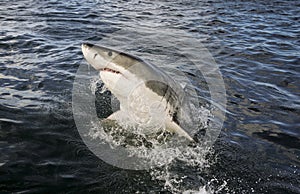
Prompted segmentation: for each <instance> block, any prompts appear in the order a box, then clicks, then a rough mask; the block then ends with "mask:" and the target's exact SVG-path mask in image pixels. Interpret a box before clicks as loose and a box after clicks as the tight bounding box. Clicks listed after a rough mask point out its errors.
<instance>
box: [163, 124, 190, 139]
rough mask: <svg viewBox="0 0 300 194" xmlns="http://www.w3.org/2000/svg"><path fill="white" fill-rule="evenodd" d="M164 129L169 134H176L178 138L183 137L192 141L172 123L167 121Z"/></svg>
mask: <svg viewBox="0 0 300 194" xmlns="http://www.w3.org/2000/svg"><path fill="white" fill-rule="evenodd" d="M166 128H167V130H168V131H170V132H173V133H177V134H178V135H179V136H183V137H185V138H187V139H188V140H190V141H194V139H193V138H192V137H191V136H190V135H189V134H188V133H187V132H186V131H185V130H183V129H182V128H181V127H180V126H179V125H178V124H177V123H175V122H174V121H171V120H167V121H166Z"/></svg>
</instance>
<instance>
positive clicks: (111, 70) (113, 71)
mask: <svg viewBox="0 0 300 194" xmlns="http://www.w3.org/2000/svg"><path fill="white" fill-rule="evenodd" d="M100 71H108V72H112V73H117V74H119V73H120V72H119V71H116V70H113V69H110V68H107V67H105V68H102V69H100Z"/></svg>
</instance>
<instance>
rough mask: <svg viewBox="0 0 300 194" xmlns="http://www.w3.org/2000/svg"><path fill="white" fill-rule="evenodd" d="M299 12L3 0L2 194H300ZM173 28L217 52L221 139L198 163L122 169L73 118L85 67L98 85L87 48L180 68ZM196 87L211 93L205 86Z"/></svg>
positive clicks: (275, 1) (279, 7)
mask: <svg viewBox="0 0 300 194" xmlns="http://www.w3.org/2000/svg"><path fill="white" fill-rule="evenodd" d="M299 7H300V2H299V1H296V0H291V1H283V0H271V1H268V2H259V1H250V0H249V1H241V0H236V1H219V0H210V1H207V0H206V1H178V2H173V1H100V0H99V1H98V0H87V1H84V2H80V1H78V0H70V1H55V0H50V1H36V0H27V1H25V0H18V1H7V0H2V1H1V4H0V24H1V29H0V78H1V79H0V83H1V91H0V193H83V192H88V193H284V194H285V193H300V187H299V185H300V168H299V165H300V159H299V156H300V143H299V142H300V141H299V140H300V130H299V129H300V67H299V65H300V53H299V51H300V39H299V37H300V30H299V29H300V16H299V12H300V8H299ZM151 30H152V31H151ZM149 31H150V33H151V36H150V37H147V36H145V38H143V36H139V37H138V38H137V35H136V32H138V33H142V34H143V33H149ZM164 31H168V32H170V31H173V32H174V34H176V33H177V32H184V33H185V34H186V35H188V36H190V37H193V38H194V39H196V40H198V41H200V42H201V44H202V45H203V47H205V48H206V49H207V50H208V51H209V52H210V53H211V56H212V57H213V59H214V61H215V63H216V64H217V66H218V68H219V70H220V72H221V74H222V78H223V80H224V86H225V91H226V99H227V104H226V111H225V113H226V115H225V120H224V123H223V125H222V130H221V133H220V134H219V136H218V139H217V140H216V142H215V143H214V145H213V147H211V148H210V149H202V148H201V147H197V146H196V148H195V147H194V148H188V149H189V150H188V151H187V153H188V154H187V155H188V156H192V159H191V160H188V159H189V157H186V156H185V157H184V159H185V160H178V161H172V162H170V163H168V164H167V165H164V166H162V167H158V168H154V169H150V170H149V169H148V170H138V171H136V170H128V169H122V168H118V167H116V166H113V165H111V164H109V163H107V162H104V161H103V160H101V159H99V158H98V157H97V156H96V155H95V154H94V153H93V152H91V151H90V150H89V148H88V147H87V146H86V145H85V142H84V141H83V140H82V137H81V136H80V134H79V132H78V128H77V125H76V123H75V121H74V113H73V109H72V93H73V84H74V82H75V80H76V77H77V76H78V69H80V67H86V68H87V71H88V73H87V75H89V76H91V77H93V78H95V72H93V71H92V69H89V67H88V66H87V65H86V62H85V61H84V59H83V55H82V53H81V44H82V43H83V42H92V43H105V44H107V45H110V46H112V47H114V48H118V49H122V50H126V52H129V53H132V54H134V55H139V56H141V57H142V58H143V59H145V60H147V61H149V62H152V63H154V64H158V65H160V66H161V67H162V68H165V70H166V71H168V70H170V71H172V69H173V70H174V69H175V65H178V64H179V63H181V61H180V60H179V58H180V56H178V55H177V53H176V51H177V50H176V48H173V49H172V48H169V47H163V46H157V45H159V43H161V42H163V41H164V40H163V39H160V37H161V36H160V35H161V34H160V32H164ZM155 33H156V34H157V35H156V34H155ZM151 40H152V41H151ZM153 40H154V41H153ZM156 43H157V44H156ZM85 65H86V66H85ZM187 66H188V64H187ZM188 67H190V66H188ZM194 71H196V69H193V68H191V69H190V72H191V73H190V74H191V75H192V72H194ZM89 73H90V74H89ZM202 73H203V72H202ZM194 76H195V75H194ZM196 76H199V77H200V75H197V74H196ZM197 80H201V79H200V78H199V79H197ZM92 83H93V82H91V84H92ZM197 83H198V82H197ZM198 84H199V83H198ZM197 89H198V92H199V95H200V96H201V97H203V99H206V100H207V99H209V98H210V96H209V93H208V92H207V85H205V81H204V82H203V83H202V84H201V83H200V84H199V87H198V88H197ZM202 110H203V111H204V112H205V111H207V110H208V111H209V108H208V107H206V109H205V110H204V109H201V111H202ZM203 111H202V112H203ZM199 117H201V118H202V119H204V120H205V119H207V118H206V117H205V115H200V116H199Z"/></svg>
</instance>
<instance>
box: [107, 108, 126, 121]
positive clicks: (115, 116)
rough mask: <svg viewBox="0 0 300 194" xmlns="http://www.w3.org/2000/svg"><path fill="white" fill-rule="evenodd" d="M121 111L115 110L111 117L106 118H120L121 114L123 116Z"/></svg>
mask: <svg viewBox="0 0 300 194" xmlns="http://www.w3.org/2000/svg"><path fill="white" fill-rule="evenodd" d="M121 114H122V113H121V111H120V110H119V111H117V112H114V113H113V114H111V115H109V117H107V118H106V119H109V120H118V119H120V116H121Z"/></svg>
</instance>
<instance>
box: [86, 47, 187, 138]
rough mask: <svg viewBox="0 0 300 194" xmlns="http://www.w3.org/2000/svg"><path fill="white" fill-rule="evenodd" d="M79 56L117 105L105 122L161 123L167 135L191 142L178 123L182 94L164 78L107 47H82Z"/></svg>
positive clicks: (158, 71)
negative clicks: (83, 59)
mask: <svg viewBox="0 0 300 194" xmlns="http://www.w3.org/2000/svg"><path fill="white" fill-rule="evenodd" d="M82 52H83V55H84V57H85V59H86V60H87V62H88V63H89V64H91V65H92V66H93V67H94V68H95V69H96V70H97V71H99V72H100V73H99V74H100V77H101V80H102V81H103V83H104V84H105V86H106V87H107V88H108V89H109V90H110V91H111V93H112V94H114V95H115V97H116V98H117V99H118V100H119V101H120V110H119V111H117V112H115V113H113V114H112V115H110V116H109V117H108V118H107V119H111V120H116V121H119V120H121V118H122V119H123V120H124V118H125V119H127V120H135V121H136V122H137V123H141V124H142V125H144V124H145V123H146V124H147V126H149V125H150V126H151V125H157V124H158V123H161V124H162V125H163V128H164V129H166V130H167V131H169V132H173V133H177V134H178V135H179V136H183V137H185V138H187V139H188V140H190V141H193V138H192V137H191V136H190V135H189V134H188V132H187V131H185V130H184V129H182V127H181V126H180V124H179V121H178V114H179V112H180V111H181V107H180V106H181V101H182V99H183V95H184V93H183V90H182V88H181V86H180V85H179V84H178V83H176V82H175V81H174V80H173V79H172V78H171V77H170V76H169V75H168V74H166V73H165V72H164V71H162V70H161V69H159V68H158V67H157V66H155V65H153V64H150V63H147V62H145V61H144V60H142V59H141V58H139V57H136V56H133V55H130V54H127V53H124V52H121V51H118V50H114V49H110V48H107V47H103V46H98V45H93V44H89V43H84V44H82ZM149 109H151V110H152V111H150V110H149ZM129 112H130V113H129ZM132 117H134V119H132ZM153 117H154V118H155V119H153ZM149 118H152V119H149Z"/></svg>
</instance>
